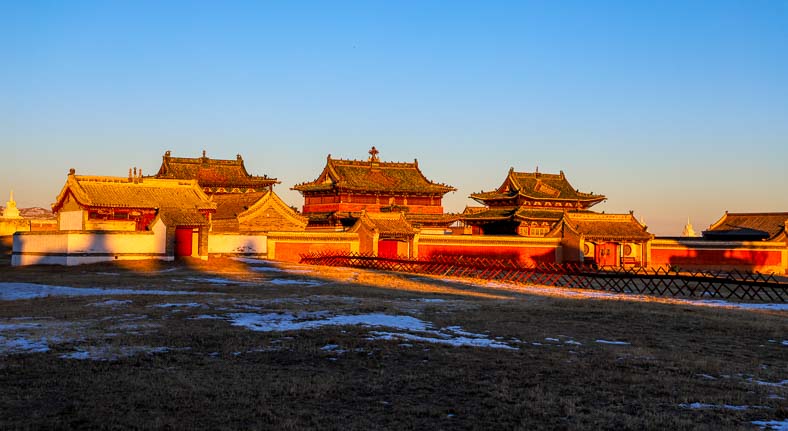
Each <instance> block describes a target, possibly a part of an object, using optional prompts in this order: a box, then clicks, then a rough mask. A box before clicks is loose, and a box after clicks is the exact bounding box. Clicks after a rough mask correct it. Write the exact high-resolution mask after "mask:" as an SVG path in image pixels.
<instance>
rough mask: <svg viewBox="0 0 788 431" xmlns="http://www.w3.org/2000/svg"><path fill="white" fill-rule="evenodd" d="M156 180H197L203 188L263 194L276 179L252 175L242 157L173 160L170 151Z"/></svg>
mask: <svg viewBox="0 0 788 431" xmlns="http://www.w3.org/2000/svg"><path fill="white" fill-rule="evenodd" d="M155 178H167V179H182V180H197V182H198V183H199V184H200V186H201V187H203V188H205V187H209V188H216V189H218V188H224V189H225V190H226V191H227V192H230V191H231V190H232V189H234V188H237V189H239V191H241V192H245V191H247V190H248V189H254V190H255V191H262V189H265V188H268V187H270V186H272V185H274V184H279V183H280V181H278V180H277V179H276V178H268V176H262V177H260V176H253V175H249V173H248V172H247V171H246V167H245V166H244V161H243V158H242V157H241V155H240V154H239V155H237V156H236V159H235V160H217V159H210V158H208V157H206V156H205V151H203V156H202V157H195V158H189V157H172V156H170V152H169V151H167V152H165V153H164V156H163V157H162V162H161V167H160V168H159V172H158V173H157V174H156V175H155Z"/></svg>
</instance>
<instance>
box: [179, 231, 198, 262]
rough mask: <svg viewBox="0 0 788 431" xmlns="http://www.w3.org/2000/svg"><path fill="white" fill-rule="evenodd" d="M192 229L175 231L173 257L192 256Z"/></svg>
mask: <svg viewBox="0 0 788 431" xmlns="http://www.w3.org/2000/svg"><path fill="white" fill-rule="evenodd" d="M193 231H194V229H192V228H190V227H189V228H181V227H179V228H176V229H175V257H184V256H186V257H188V256H191V255H192V232H193Z"/></svg>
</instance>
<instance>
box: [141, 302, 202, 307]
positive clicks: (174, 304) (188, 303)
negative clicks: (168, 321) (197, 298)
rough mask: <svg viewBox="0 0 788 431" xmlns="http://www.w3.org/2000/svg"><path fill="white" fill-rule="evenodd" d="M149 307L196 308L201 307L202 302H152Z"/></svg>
mask: <svg viewBox="0 0 788 431" xmlns="http://www.w3.org/2000/svg"><path fill="white" fill-rule="evenodd" d="M150 307H155V308H196V307H202V304H200V303H197V302H182V303H166V304H153V305H151V306H150Z"/></svg>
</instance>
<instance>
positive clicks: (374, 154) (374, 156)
mask: <svg viewBox="0 0 788 431" xmlns="http://www.w3.org/2000/svg"><path fill="white" fill-rule="evenodd" d="M379 153H380V151H378V149H377V148H375V146H374V145H373V146H372V149H371V150H369V161H370V162H379V161H380V159H379V158H378V154H379Z"/></svg>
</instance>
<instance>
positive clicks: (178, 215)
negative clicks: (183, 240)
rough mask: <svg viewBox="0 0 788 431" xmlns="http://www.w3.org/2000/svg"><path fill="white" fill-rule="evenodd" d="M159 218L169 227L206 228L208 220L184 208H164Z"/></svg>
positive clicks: (160, 211)
mask: <svg viewBox="0 0 788 431" xmlns="http://www.w3.org/2000/svg"><path fill="white" fill-rule="evenodd" d="M159 217H161V219H162V220H163V221H164V224H165V225H167V226H206V225H207V224H208V220H206V219H205V217H203V215H202V214H200V213H199V212H197V211H194V210H185V209H183V208H162V209H161V210H159Z"/></svg>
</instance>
